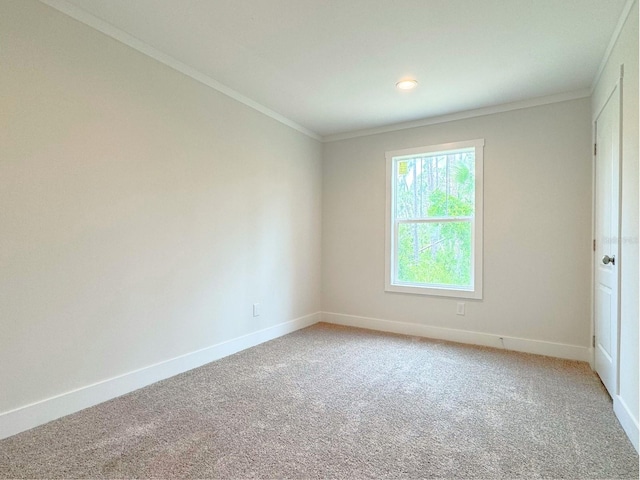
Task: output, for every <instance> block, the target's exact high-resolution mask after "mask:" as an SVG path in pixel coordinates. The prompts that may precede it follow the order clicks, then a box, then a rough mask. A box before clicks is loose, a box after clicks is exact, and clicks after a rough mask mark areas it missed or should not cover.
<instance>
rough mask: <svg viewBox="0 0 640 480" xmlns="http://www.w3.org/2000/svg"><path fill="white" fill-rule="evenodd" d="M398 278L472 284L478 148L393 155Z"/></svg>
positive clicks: (437, 282) (408, 282)
mask: <svg viewBox="0 0 640 480" xmlns="http://www.w3.org/2000/svg"><path fill="white" fill-rule="evenodd" d="M393 181H394V196H395V201H394V219H395V228H396V229H397V230H396V249H397V264H396V280H397V281H398V282H400V283H407V284H428V285H438V286H453V287H463V288H466V287H472V286H473V263H474V262H473V251H474V249H473V222H474V203H475V149H473V148H472V149H466V150H462V151H454V152H444V153H436V154H428V155H414V156H409V157H395V158H394V159H393Z"/></svg>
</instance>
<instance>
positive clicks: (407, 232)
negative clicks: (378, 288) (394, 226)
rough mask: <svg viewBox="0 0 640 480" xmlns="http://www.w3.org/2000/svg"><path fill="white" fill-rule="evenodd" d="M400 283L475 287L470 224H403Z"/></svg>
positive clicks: (399, 259)
mask: <svg viewBox="0 0 640 480" xmlns="http://www.w3.org/2000/svg"><path fill="white" fill-rule="evenodd" d="M397 241H398V268H397V274H396V279H397V281H398V282H401V283H420V284H432V285H442V286H456V287H472V286H473V280H472V245H471V222H429V223H400V224H399V225H398V238H397Z"/></svg>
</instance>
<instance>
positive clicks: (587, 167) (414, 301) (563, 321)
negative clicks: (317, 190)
mask: <svg viewBox="0 0 640 480" xmlns="http://www.w3.org/2000/svg"><path fill="white" fill-rule="evenodd" d="M589 119H590V104H589V99H587V98H584V99H579V100H572V101H567V102H562V103H555V104H550V105H545V106H538V107H533V108H526V109H521V110H515V111H511V112H506V113H498V114H493V115H487V116H483V117H477V118H471V119H466V120H460V121H454V122H449V123H443V124H438V125H431V126H426V127H420V128H413V129H408V130H401V131H396V132H390V133H383V134H377V135H371V136H366V137H360V138H354V139H348V140H342V141H336V142H332V143H327V144H325V152H324V163H323V215H324V217H323V275H322V287H323V311H325V312H330V313H336V314H339V315H328V319H330V320H337V321H341V322H342V323H352V324H357V325H361V326H367V325H370V326H372V327H373V326H376V327H378V328H379V327H380V325H382V323H380V322H377V321H374V320H372V319H371V318H373V319H382V320H388V321H392V322H406V323H408V324H415V325H421V326H428V327H436V328H446V329H458V330H464V331H473V332H478V333H480V334H492V335H499V336H508V337H517V338H519V339H525V340H531V341H532V342H529V343H528V344H529V346H533V348H532V351H538V352H543V351H545V352H546V351H549V352H550V353H552V354H559V353H560V352H562V351H565V352H567V356H568V357H575V356H578V357H581V358H585V357H586V354H587V353H588V351H589V350H588V349H589V347H590V325H591V320H590V275H591V273H590V272H591V201H592V200H591V198H592V197H591V153H590V143H591V126H590V121H589ZM476 138H484V139H485V150H484V164H485V167H484V192H485V199H484V245H485V247H484V299H483V300H481V301H472V300H466V315H465V316H457V315H456V314H455V312H456V302H457V301H459V300H456V299H451V298H442V297H426V296H421V295H410V294H398V293H389V292H385V291H384V259H385V252H384V235H385V151H387V150H397V149H403V148H410V147H419V146H424V145H432V144H439V143H446V142H455V141H460V140H469V139H476ZM345 315H352V316H355V317H346V316H345ZM350 318H351V320H349V319H350ZM354 318H355V319H354ZM386 325H387V326H390V324H389V323H388V322H387V323H386ZM389 329H391V330H393V327H390V328H389ZM399 330H402V329H399ZM410 330H411V331H412V332H413V331H416V332H420V331H424V332H426V333H427V334H430V333H431V332H435V334H437V335H440V334H443V335H444V336H445V337H448V338H451V339H459V340H463V341H465V339H467V338H468V339H469V341H471V342H473V341H477V340H478V339H480V338H485V337H483V336H482V335H475V336H473V335H472V336H468V335H467V336H465V335H462V334H451V333H452V332H448V333H446V332H445V331H443V330H434V329H431V330H430V329H422V330H420V329H417V330H416V329H415V328H411V329H410ZM443 332H444V333H443ZM449 334H451V335H449ZM443 338H444V337H443ZM490 339H491V337H489V340H490ZM509 341H511V345H508V344H507V345H505V346H506V347H507V348H514V349H526V348H527V347H526V346H524V347H523V345H524V344H523V342H520V341H518V343H517V344H516V340H515V339H509ZM535 342H551V343H559V344H566V345H568V346H569V347H566V345H565V346H557V347H558V348H555V347H554V348H555V350H553V349H552V350H544V349H545V348H546V347H545V345H546V346H549V345H548V344H544V343H538V344H536V343H535ZM524 343H527V342H524ZM489 344H491V342H490V341H489ZM498 345H499V344H498ZM535 345H538V346H539V347H540V348H539V349H538V350H536V348H538V347H536V346H535ZM565 347H566V348H565ZM573 347H577V348H573ZM563 349H564V350H563ZM576 351H577V352H582V353H579V354H578V355H575V352H576Z"/></svg>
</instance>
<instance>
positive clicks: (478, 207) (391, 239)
mask: <svg viewBox="0 0 640 480" xmlns="http://www.w3.org/2000/svg"><path fill="white" fill-rule="evenodd" d="M469 148H475V206H474V216H473V218H472V219H471V223H472V225H473V238H472V244H473V247H472V248H473V252H472V254H473V265H472V268H473V288H471V289H466V288H452V287H450V286H442V287H438V286H436V285H429V286H420V285H417V284H403V283H400V282H394V280H393V279H394V277H395V268H396V259H397V245H395V238H396V236H397V232H396V231H395V229H396V228H397V225H398V224H399V223H401V222H402V220H397V221H393V220H394V219H393V218H392V215H393V207H394V205H395V190H394V187H393V159H394V158H396V157H405V156H412V155H420V154H429V155H433V154H437V153H445V152H451V151H455V150H463V149H469ZM385 157H386V168H387V171H386V180H387V186H386V220H385V224H386V226H385V291H387V292H395V293H411V294H418V295H432V296H440V297H456V298H470V299H482V277H483V273H482V267H483V241H482V233H483V216H484V215H483V211H484V208H483V205H484V203H483V197H484V191H483V190H484V188H483V186H484V179H483V173H484V138H480V139H475V140H467V141H462V142H452V143H441V144H438V145H429V146H425V147H416V148H407V149H403V150H393V151H388V152H385ZM453 218H455V221H460V219H461V218H463V217H453ZM465 218H466V219H468V218H469V217H465ZM424 221H425V222H441V221H443V219H442V218H438V219H434V220H424ZM444 221H452V219H448V218H446V217H445V219H444ZM412 222H414V221H412ZM421 222H422V220H421Z"/></svg>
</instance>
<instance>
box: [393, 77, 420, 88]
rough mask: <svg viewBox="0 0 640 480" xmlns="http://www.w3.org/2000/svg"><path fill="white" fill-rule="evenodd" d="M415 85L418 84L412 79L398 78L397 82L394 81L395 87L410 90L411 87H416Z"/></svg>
mask: <svg viewBox="0 0 640 480" xmlns="http://www.w3.org/2000/svg"><path fill="white" fill-rule="evenodd" d="M416 85H418V81H417V80H412V79H407V80H400V81H399V82H398V83H396V87H398V88H399V89H400V90H411V89H413V88H416Z"/></svg>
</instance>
